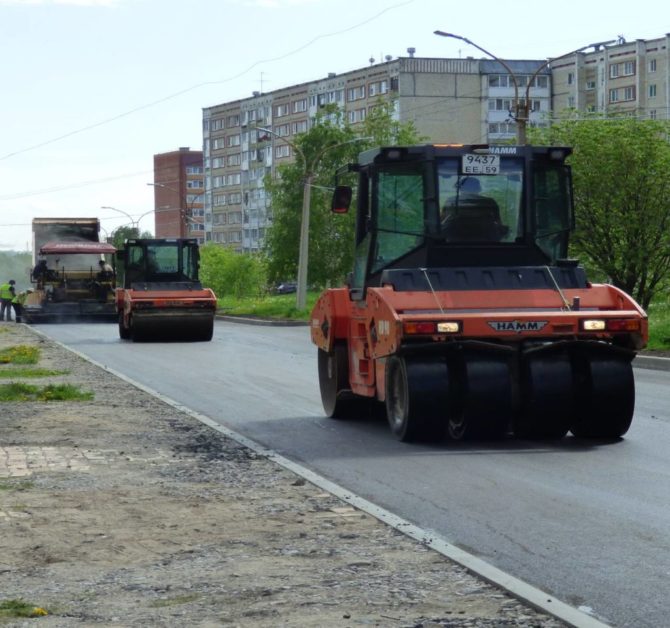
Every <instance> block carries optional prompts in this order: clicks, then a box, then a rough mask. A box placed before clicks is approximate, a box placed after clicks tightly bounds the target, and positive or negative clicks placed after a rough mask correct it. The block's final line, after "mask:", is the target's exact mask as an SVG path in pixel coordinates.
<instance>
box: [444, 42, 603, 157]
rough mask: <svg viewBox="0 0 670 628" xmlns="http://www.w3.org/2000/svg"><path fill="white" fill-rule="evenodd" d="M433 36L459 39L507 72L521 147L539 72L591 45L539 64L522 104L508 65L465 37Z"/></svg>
mask: <svg viewBox="0 0 670 628" xmlns="http://www.w3.org/2000/svg"><path fill="white" fill-rule="evenodd" d="M433 34H434V35H439V36H440V37H451V38H452V39H460V40H461V41H464V42H465V43H466V44H470V45H471V46H473V47H475V48H477V50H481V52H483V53H484V54H485V55H488V56H489V57H491V58H492V59H493V60H495V61H497V62H498V63H500V65H502V66H503V67H504V68H505V69H506V70H507V72H509V75H510V76H511V77H512V82H513V83H514V108H513V111H514V113H513V116H514V121H515V122H516V135H517V142H518V143H519V144H521V145H524V144H526V142H527V139H526V128H527V125H528V121H529V119H530V87H531V85H532V84H533V81H534V80H535V77H536V76H537V75H538V74H539V73H540V71H541V70H543V69H544V68H546V67H547V66H548V65H549V64H550V63H551V62H552V61H557V60H558V59H563V58H564V57H569V56H570V55H574V54H577V53H578V52H582V51H583V50H586V49H587V48H590V47H591V46H592V45H593V44H590V45H588V46H582V47H581V48H577V49H576V50H572V51H571V52H566V53H565V54H563V55H560V56H558V57H553V58H551V59H547V60H546V61H545V62H544V63H542V64H540V66H539V67H538V68H537V69H536V70H535V73H534V74H533V75H532V76H531V77H530V79H529V80H528V85H527V86H526V94H525V98H524V100H523V102H522V101H521V100H519V83H518V81H517V79H516V75H515V74H514V72H512V69H511V68H510V67H509V65H507V63H505V62H504V61H503V60H502V59H500V58H498V57H496V56H495V55H494V54H493V53H492V52H489V51H488V50H485V49H484V48H482V47H481V46H478V45H477V44H476V43H474V42H473V41H471V40H469V39H468V38H467V37H461V35H455V34H454V33H445V32H444V31H433Z"/></svg>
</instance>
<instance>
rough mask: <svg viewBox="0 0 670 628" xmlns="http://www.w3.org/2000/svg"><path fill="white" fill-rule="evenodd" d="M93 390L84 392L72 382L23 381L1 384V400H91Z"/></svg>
mask: <svg viewBox="0 0 670 628" xmlns="http://www.w3.org/2000/svg"><path fill="white" fill-rule="evenodd" d="M91 399H93V393H92V392H83V391H81V390H79V388H78V387H77V386H73V385H72V384H49V385H48V386H33V385H31V384H24V383H22V382H10V383H9V384H0V401H89V400H91Z"/></svg>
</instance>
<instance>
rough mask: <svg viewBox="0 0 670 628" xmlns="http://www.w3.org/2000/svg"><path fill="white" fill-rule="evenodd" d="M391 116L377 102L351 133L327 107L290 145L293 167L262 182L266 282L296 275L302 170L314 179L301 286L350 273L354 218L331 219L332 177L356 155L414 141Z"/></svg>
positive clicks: (389, 106)
mask: <svg viewBox="0 0 670 628" xmlns="http://www.w3.org/2000/svg"><path fill="white" fill-rule="evenodd" d="M394 110H395V108H394V104H393V102H385V101H382V100H380V101H379V102H378V104H377V105H376V106H375V108H374V109H373V111H371V112H370V113H369V114H368V117H367V119H366V121H365V122H364V123H363V124H362V125H360V126H357V127H355V128H354V127H352V126H351V125H350V124H349V123H348V122H347V121H346V119H345V117H344V112H342V111H341V110H340V109H338V108H337V106H335V105H331V106H327V107H324V108H323V109H321V110H320V111H319V113H318V114H317V116H316V119H315V121H314V124H313V126H312V128H311V129H309V131H307V132H306V133H303V134H300V135H298V136H296V137H295V138H294V139H293V140H292V143H293V144H294V145H296V146H297V147H298V149H299V150H300V153H301V154H300V153H297V151H296V155H295V158H296V159H295V161H294V162H293V163H291V164H287V165H284V166H280V167H279V168H278V176H277V177H276V178H275V179H271V178H270V177H266V180H265V188H266V190H268V191H269V193H270V196H271V198H272V212H273V223H272V227H271V229H270V230H269V231H268V235H267V240H266V250H267V253H268V272H269V278H270V280H271V281H273V282H279V281H285V280H288V279H293V278H295V277H296V275H297V267H298V253H299V241H300V223H301V219H302V200H303V189H304V180H305V173H306V171H307V170H308V169H311V170H312V171H313V173H314V175H315V178H314V180H313V184H312V189H311V203H310V232H309V263H308V278H307V282H308V284H309V285H312V286H320V287H322V286H325V285H330V284H338V283H341V282H342V280H343V279H344V277H345V276H346V274H347V273H348V272H349V271H351V269H352V267H353V254H354V224H355V216H354V213H353V212H350V213H349V214H345V215H335V214H332V213H331V212H330V211H329V207H330V200H331V196H332V185H333V180H334V175H335V172H336V171H337V170H338V168H340V167H341V166H344V165H345V164H347V163H351V162H354V161H356V156H357V154H358V153H359V152H361V151H362V150H365V149H368V148H371V147H372V146H381V145H385V146H389V145H396V144H398V143H403V144H414V143H416V142H417V141H419V137H418V135H417V133H416V130H415V127H414V124H413V123H411V122H408V123H401V122H398V121H397V120H395V114H394ZM361 138H365V139H361ZM355 140H358V141H355ZM277 141H278V142H280V141H281V140H277ZM303 156H304V158H305V159H303ZM305 160H306V162H307V164H305ZM310 167H311V168H310Z"/></svg>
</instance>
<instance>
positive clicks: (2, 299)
mask: <svg viewBox="0 0 670 628" xmlns="http://www.w3.org/2000/svg"><path fill="white" fill-rule="evenodd" d="M15 284H16V282H15V281H14V280H13V279H10V280H9V281H8V282H7V283H3V284H2V285H1V286H0V321H4V320H5V310H7V320H8V321H11V320H12V300H13V299H14V297H15V296H16V290H15V289H14V285H15Z"/></svg>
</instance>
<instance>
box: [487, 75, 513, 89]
mask: <svg viewBox="0 0 670 628" xmlns="http://www.w3.org/2000/svg"><path fill="white" fill-rule="evenodd" d="M508 86H509V76H508V75H507V74H490V75H489V87H508Z"/></svg>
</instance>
